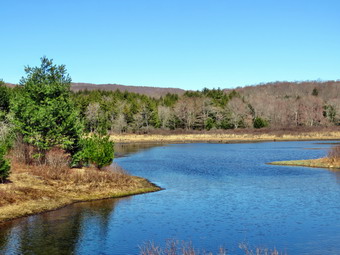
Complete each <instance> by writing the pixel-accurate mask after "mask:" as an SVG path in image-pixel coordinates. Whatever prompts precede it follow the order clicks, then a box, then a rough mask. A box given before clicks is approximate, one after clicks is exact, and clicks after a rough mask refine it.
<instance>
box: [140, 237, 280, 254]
mask: <svg viewBox="0 0 340 255" xmlns="http://www.w3.org/2000/svg"><path fill="white" fill-rule="evenodd" d="M239 248H240V249H241V250H242V252H243V253H244V254H245V255H284V254H286V253H283V252H279V251H278V250H277V249H275V248H274V249H268V248H259V247H257V248H254V249H252V248H250V247H249V246H248V245H247V244H245V243H240V244H239ZM140 254H141V255H213V254H214V253H212V252H206V251H204V250H203V251H201V250H198V249H195V248H194V247H193V245H192V243H191V242H183V241H182V242H180V241H177V240H168V241H167V242H166V246H165V248H164V249H162V248H161V247H160V246H158V245H155V244H154V243H153V242H147V243H145V244H144V245H142V246H140ZM215 254H216V255H227V254H228V253H227V250H226V249H225V248H223V247H220V248H219V249H218V250H217V253H215Z"/></svg>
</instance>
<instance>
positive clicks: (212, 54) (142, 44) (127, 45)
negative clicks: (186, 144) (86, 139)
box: [0, 0, 340, 89]
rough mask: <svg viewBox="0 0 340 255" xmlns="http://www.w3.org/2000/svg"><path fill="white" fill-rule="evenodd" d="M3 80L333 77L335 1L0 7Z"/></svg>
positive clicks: (119, 0) (337, 74)
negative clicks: (56, 70)
mask: <svg viewBox="0 0 340 255" xmlns="http://www.w3.org/2000/svg"><path fill="white" fill-rule="evenodd" d="M0 10H1V20H0V31H1V39H0V58H1V60H0V79H3V80H4V81H6V82H11V83H18V82H19V80H20V78H21V77H22V76H23V75H24V66H26V65H30V66H35V65H38V64H39V62H40V58H41V57H42V56H44V55H46V56H47V57H48V58H53V59H54V62H55V63H56V64H65V65H66V67H67V70H68V72H69V73H70V75H71V77H72V80H73V81H74V82H89V83H96V84H100V83H118V84H123V85H138V86H159V87H178V88H184V89H202V88H203V87H208V88H213V87H215V88H217V87H221V88H234V87H237V86H245V85H251V84H258V83H261V82H270V81H278V80H281V81H282V80H288V81H302V80H317V79H321V80H337V79H340V14H339V13H340V1H338V0H318V1H315V0H284V1H278V0H271V1H269V0H233V1H231V0H193V1H191V0H143V1H142V0H96V1H95V0H93V1H87V0H79V1H76V0H73V1H71V0H58V1H56V0H55V1H51V0H50V1H48V0H44V1H37V0H30V1H27V0H21V1H19V0H1V1H0Z"/></svg>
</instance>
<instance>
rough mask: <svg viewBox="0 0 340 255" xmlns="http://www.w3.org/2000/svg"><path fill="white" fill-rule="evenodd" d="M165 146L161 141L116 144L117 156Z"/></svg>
mask: <svg viewBox="0 0 340 255" xmlns="http://www.w3.org/2000/svg"><path fill="white" fill-rule="evenodd" d="M160 146H164V144H161V143H133V144H132V143H116V144H115V157H116V158H120V157H125V156H128V155H131V154H133V153H136V152H139V151H142V150H147V149H150V148H153V147H160Z"/></svg>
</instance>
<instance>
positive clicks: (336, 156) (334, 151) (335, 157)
mask: <svg viewBox="0 0 340 255" xmlns="http://www.w3.org/2000/svg"><path fill="white" fill-rule="evenodd" d="M327 157H328V158H329V159H330V160H331V161H333V162H338V163H339V165H340V145H337V146H334V147H332V148H331V149H330V150H329V152H328V156H327Z"/></svg>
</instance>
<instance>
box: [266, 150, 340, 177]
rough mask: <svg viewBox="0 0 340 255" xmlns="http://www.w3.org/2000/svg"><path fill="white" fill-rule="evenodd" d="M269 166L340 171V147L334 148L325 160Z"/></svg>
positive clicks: (279, 163)
mask: <svg viewBox="0 0 340 255" xmlns="http://www.w3.org/2000/svg"><path fill="white" fill-rule="evenodd" d="M269 164H271V165H283V166H306V167H319V168H329V169H332V170H335V171H340V146H339V145H337V146H334V147H332V148H331V149H330V151H329V153H328V156H327V157H325V158H318V159H305V160H289V161H275V162H271V163H269Z"/></svg>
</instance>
